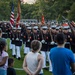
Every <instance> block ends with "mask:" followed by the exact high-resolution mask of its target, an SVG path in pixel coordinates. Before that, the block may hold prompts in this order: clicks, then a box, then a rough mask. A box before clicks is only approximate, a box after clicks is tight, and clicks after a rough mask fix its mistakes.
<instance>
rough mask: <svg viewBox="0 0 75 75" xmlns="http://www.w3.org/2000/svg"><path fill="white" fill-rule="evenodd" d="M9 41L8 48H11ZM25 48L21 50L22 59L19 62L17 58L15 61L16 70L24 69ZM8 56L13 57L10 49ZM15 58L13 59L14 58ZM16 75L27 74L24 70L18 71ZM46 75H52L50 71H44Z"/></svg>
mask: <svg viewBox="0 0 75 75" xmlns="http://www.w3.org/2000/svg"><path fill="white" fill-rule="evenodd" d="M9 41H10V40H9V39H7V43H8V46H9ZM23 51H24V50H23V46H22V48H21V59H20V60H18V59H16V58H14V60H15V63H14V68H21V69H22V64H23V59H24V56H25V55H24V53H23ZM7 52H8V54H9V57H12V54H11V53H12V51H11V50H10V49H9V47H8V51H7ZM12 58H13V57H12ZM16 74H17V75H26V73H25V72H24V71H23V70H16ZM44 75H52V74H51V73H50V72H49V71H48V70H44Z"/></svg>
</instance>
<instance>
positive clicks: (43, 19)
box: [41, 15, 45, 25]
mask: <svg viewBox="0 0 75 75" xmlns="http://www.w3.org/2000/svg"><path fill="white" fill-rule="evenodd" d="M41 23H42V25H43V24H45V18H44V15H42V21H41Z"/></svg>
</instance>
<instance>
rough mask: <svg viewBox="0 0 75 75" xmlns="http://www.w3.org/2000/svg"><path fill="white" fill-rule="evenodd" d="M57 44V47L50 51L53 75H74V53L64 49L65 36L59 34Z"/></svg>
mask: <svg viewBox="0 0 75 75" xmlns="http://www.w3.org/2000/svg"><path fill="white" fill-rule="evenodd" d="M56 42H57V47H54V48H52V49H51V50H50V59H51V62H52V68H53V75H72V71H73V72H75V59H74V55H73V52H72V51H71V50H69V49H67V48H64V45H65V36H64V34H62V33H59V34H57V36H56ZM71 69H72V71H71Z"/></svg>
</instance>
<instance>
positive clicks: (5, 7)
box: [0, 0, 75, 20]
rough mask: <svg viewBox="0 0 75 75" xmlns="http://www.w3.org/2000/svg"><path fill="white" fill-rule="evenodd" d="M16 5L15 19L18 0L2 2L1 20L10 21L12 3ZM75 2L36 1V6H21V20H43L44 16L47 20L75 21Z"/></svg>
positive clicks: (0, 6)
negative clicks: (66, 19) (65, 19)
mask: <svg viewBox="0 0 75 75" xmlns="http://www.w3.org/2000/svg"><path fill="white" fill-rule="evenodd" d="M12 1H13V3H14V7H15V11H14V13H15V18H16V15H17V1H18V0H7V1H6V0H0V20H9V19H10V12H11V3H12ZM74 2H75V0H36V2H35V3H34V4H27V3H26V4H21V18H23V19H30V18H32V19H33V18H35V19H38V20H41V16H42V14H44V16H45V19H46V20H48V19H49V20H53V19H56V20H62V16H65V17H66V18H69V19H70V20H75V18H74V17H73V15H74V14H73V13H74Z"/></svg>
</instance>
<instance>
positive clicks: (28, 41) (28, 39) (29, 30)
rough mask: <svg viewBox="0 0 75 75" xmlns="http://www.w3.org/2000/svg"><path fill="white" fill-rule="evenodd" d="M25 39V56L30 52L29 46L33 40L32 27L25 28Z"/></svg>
mask: <svg viewBox="0 0 75 75" xmlns="http://www.w3.org/2000/svg"><path fill="white" fill-rule="evenodd" d="M24 37H25V49H24V54H27V53H28V52H30V45H31V41H32V40H33V34H32V27H31V26H29V27H27V31H26V34H25V35H24Z"/></svg>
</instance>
